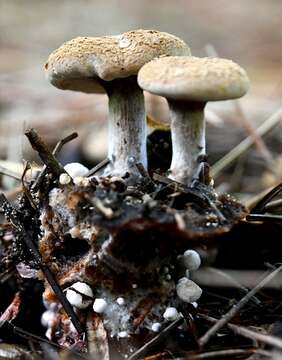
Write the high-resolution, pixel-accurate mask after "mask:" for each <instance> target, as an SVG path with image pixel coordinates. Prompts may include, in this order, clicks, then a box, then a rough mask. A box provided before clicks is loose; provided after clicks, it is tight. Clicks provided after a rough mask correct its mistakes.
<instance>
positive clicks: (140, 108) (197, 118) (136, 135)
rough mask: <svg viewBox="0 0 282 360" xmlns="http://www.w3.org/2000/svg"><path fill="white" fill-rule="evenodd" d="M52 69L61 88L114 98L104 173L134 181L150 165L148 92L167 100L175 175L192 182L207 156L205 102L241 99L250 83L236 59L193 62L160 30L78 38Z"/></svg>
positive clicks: (56, 55)
mask: <svg viewBox="0 0 282 360" xmlns="http://www.w3.org/2000/svg"><path fill="white" fill-rule="evenodd" d="M45 69H46V71H47V75H48V78H49V80H50V82H51V83H52V84H53V85H54V86H56V87H58V88H60V89H64V90H76V91H82V92H85V93H106V94H107V95H108V98H109V146H108V158H109V160H110V163H109V165H108V166H107V167H106V169H105V170H104V173H103V175H104V176H108V175H117V176H123V175H125V173H127V172H128V173H129V174H130V175H132V176H133V178H134V176H138V171H137V169H136V167H135V165H134V164H135V163H141V164H142V165H143V166H144V168H145V169H146V168H147V154H146V113H145V106H144V96H143V90H146V91H149V92H151V93H153V94H156V95H160V96H164V97H166V98H167V100H168V103H169V108H170V116H171V133H172V146H173V157H172V162H171V167H170V177H171V178H172V179H173V180H175V181H178V182H181V183H184V184H187V185H188V184H189V183H190V182H191V179H192V176H193V174H194V172H195V169H196V167H197V163H198V160H199V158H201V155H205V154H206V148H205V124H204V107H205V104H206V102H207V101H215V100H225V99H235V98H239V97H241V96H243V95H244V94H245V93H246V92H247V90H248V86H249V81H248V77H247V75H246V73H245V71H244V70H243V69H242V68H240V66H239V65H237V64H235V63H234V62H232V61H230V60H225V59H211V58H196V57H192V56H191V53H190V49H189V47H188V46H187V44H185V42H184V41H182V40H181V39H179V38H177V37H175V36H173V35H171V34H168V33H164V32H159V31H153V30H135V31H129V32H126V33H123V34H122V35H117V36H105V37H78V38H75V39H73V40H71V41H68V42H66V43H65V44H63V45H62V46H61V47H60V48H59V49H57V50H55V51H54V52H53V53H52V54H51V55H50V57H49V59H48V62H47V63H46V65H45ZM137 75H138V77H137Z"/></svg>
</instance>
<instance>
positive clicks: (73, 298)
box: [66, 289, 88, 309]
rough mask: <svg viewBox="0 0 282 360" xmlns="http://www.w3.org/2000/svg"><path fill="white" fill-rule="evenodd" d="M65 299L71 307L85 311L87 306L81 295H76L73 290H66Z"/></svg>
mask: <svg viewBox="0 0 282 360" xmlns="http://www.w3.org/2000/svg"><path fill="white" fill-rule="evenodd" d="M66 298H67V300H68V302H69V303H70V304H71V305H72V306H75V307H76V308H78V309H85V308H86V307H87V306H88V304H87V305H86V303H85V302H84V301H83V299H82V295H80V294H78V293H77V292H75V291H74V290H71V289H68V290H67V292H66Z"/></svg>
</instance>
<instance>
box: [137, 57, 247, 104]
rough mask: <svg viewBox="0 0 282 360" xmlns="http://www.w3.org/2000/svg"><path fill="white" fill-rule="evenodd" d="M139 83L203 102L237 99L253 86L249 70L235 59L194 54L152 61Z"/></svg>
mask: <svg viewBox="0 0 282 360" xmlns="http://www.w3.org/2000/svg"><path fill="white" fill-rule="evenodd" d="M138 84H139V86H140V87H141V88H142V89H144V90H147V91H149V92H151V93H153V94H156V95H160V96H164V97H166V98H168V99H174V100H191V101H202V102H206V101H216V100H227V99H236V98H239V97H241V96H243V95H245V93H246V92H247V91H248V89H249V79H248V76H247V74H246V72H245V70H244V69H242V68H241V67H240V66H239V65H238V64H236V63H234V62H233V61H231V60H226V59H220V58H197V57H192V56H178V57H177V56H169V57H164V58H159V59H155V60H152V61H150V62H149V63H147V64H146V65H144V66H143V67H142V68H141V69H140V71H139V74H138Z"/></svg>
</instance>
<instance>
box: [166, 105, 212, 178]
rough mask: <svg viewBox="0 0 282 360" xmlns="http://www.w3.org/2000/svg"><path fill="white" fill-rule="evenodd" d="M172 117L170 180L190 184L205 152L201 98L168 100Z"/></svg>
mask: <svg viewBox="0 0 282 360" xmlns="http://www.w3.org/2000/svg"><path fill="white" fill-rule="evenodd" d="M168 103H169V109H170V118H171V140H172V161H171V165H170V175H169V177H170V178H171V179H172V180H175V181H178V182H180V183H182V184H185V185H189V184H190V183H191V180H192V178H193V176H194V175H195V172H196V170H197V167H198V164H199V162H198V161H199V158H200V157H201V156H202V155H205V154H206V139H205V121H204V107H205V103H201V102H184V101H172V100H169V101H168Z"/></svg>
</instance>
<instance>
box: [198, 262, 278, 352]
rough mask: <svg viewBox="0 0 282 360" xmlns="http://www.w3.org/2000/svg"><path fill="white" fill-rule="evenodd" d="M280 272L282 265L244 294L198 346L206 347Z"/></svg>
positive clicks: (202, 338)
mask: <svg viewBox="0 0 282 360" xmlns="http://www.w3.org/2000/svg"><path fill="white" fill-rule="evenodd" d="M281 270H282V265H281V266H279V267H278V268H277V269H276V270H274V271H273V272H271V273H270V274H269V275H268V276H266V277H265V278H264V279H263V280H262V281H261V282H260V283H259V284H258V285H257V286H255V287H254V288H253V289H252V290H251V291H250V292H248V294H246V295H245V296H244V297H243V298H242V299H241V300H240V301H239V302H238V303H237V304H235V305H233V306H232V307H231V309H230V310H229V311H228V312H227V313H226V314H224V315H223V316H222V318H221V319H220V320H218V321H217V322H216V323H215V324H214V325H213V326H212V327H211V328H210V329H209V330H208V331H207V332H206V333H205V334H204V335H203V336H202V337H201V338H200V340H199V344H200V346H201V347H203V346H204V345H206V344H207V343H208V342H209V340H210V339H211V338H212V337H213V336H214V335H215V334H216V333H217V332H218V330H220V329H221V328H222V327H224V326H225V325H226V324H227V323H228V322H229V321H230V320H231V319H232V318H233V317H234V316H235V315H236V314H237V313H238V311H239V310H241V309H242V308H243V306H245V305H246V304H247V302H249V301H250V300H251V298H252V297H253V296H254V295H255V294H256V293H257V292H259V291H260V290H261V289H262V288H263V287H264V286H265V284H267V283H268V282H269V281H270V280H272V279H273V278H274V276H276V275H277V274H278V272H279V271H281Z"/></svg>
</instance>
